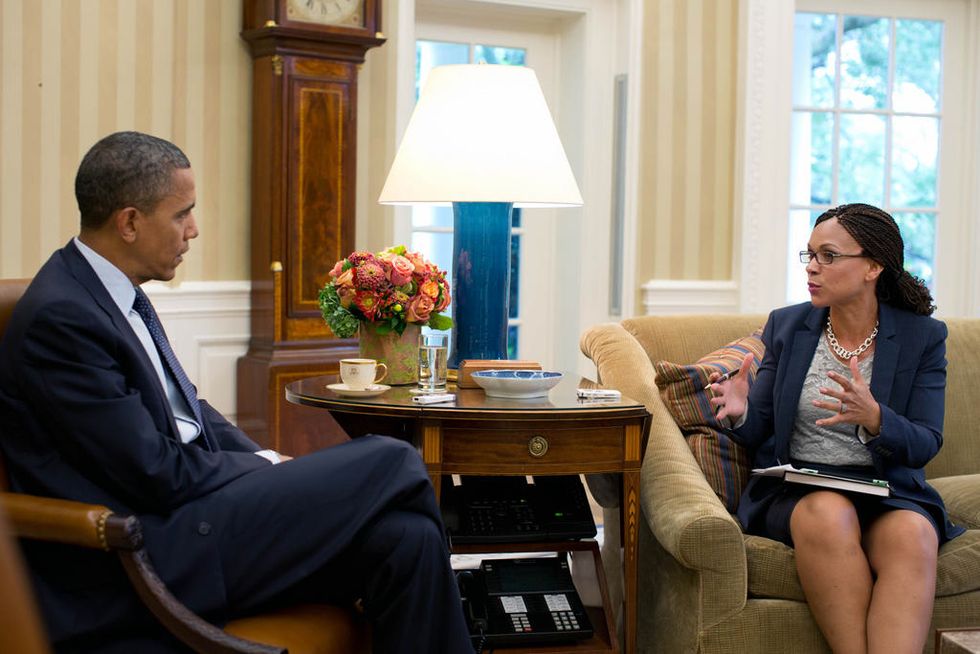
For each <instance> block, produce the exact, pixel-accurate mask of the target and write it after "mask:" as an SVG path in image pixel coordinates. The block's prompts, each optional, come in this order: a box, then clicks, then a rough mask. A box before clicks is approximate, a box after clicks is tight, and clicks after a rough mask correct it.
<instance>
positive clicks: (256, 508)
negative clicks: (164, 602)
mask: <svg viewBox="0 0 980 654" xmlns="http://www.w3.org/2000/svg"><path fill="white" fill-rule="evenodd" d="M75 193H76V197H77V199H78V204H79V210H80V213H81V230H80V233H79V235H78V237H77V238H75V239H72V241H71V242H69V243H68V244H67V245H66V246H65V247H64V248H62V249H60V250H58V251H57V252H55V253H54V255H52V257H51V258H50V259H49V260H48V262H47V263H46V264H45V265H44V266H43V267H42V268H41V269H40V271H39V272H38V273H37V276H36V277H35V278H34V280H33V283H32V284H31V286H30V288H29V289H28V290H27V292H26V294H25V295H24V298H23V299H22V300H21V301H20V303H19V304H18V306H17V308H16V310H15V311H14V314H13V316H12V318H11V321H10V325H9V327H8V328H7V331H6V334H5V336H4V339H3V341H2V342H0V448H2V450H3V454H4V456H5V458H6V461H7V466H8V472H9V475H10V481H11V485H12V487H13V489H14V490H15V491H20V492H25V493H33V494H38V495H46V496H52V497H61V498H67V499H72V500H78V501H82V502H91V503H95V504H104V505H107V506H108V507H110V508H111V509H113V510H115V511H117V512H120V513H127V514H128V513H132V514H136V515H138V516H139V518H140V520H141V521H142V524H143V528H144V533H145V540H146V547H147V549H148V551H149V554H150V557H151V559H152V561H153V563H154V565H155V567H156V569H157V571H158V572H159V574H160V576H161V577H162V579H163V580H164V582H165V583H166V584H167V586H168V587H169V588H170V589H171V590H172V591H173V592H174V594H175V595H176V596H177V597H178V598H179V599H181V600H182V601H183V602H184V603H185V604H187V605H188V606H189V607H190V608H191V609H192V610H194V611H195V612H198V613H200V614H202V615H205V616H207V617H209V618H211V619H212V620H215V621H217V622H221V621H222V620H224V619H226V618H228V617H230V616H234V615H240V614H245V613H248V612H250V611H254V610H257V609H259V608H262V607H266V606H269V605H274V604H275V603H277V602H282V601H296V600H297V599H299V598H310V599H316V600H328V601H339V602H350V601H353V600H355V599H358V598H361V599H363V603H364V607H365V610H366V613H367V616H368V618H369V619H370V620H371V621H372V623H373V625H374V629H373V632H374V646H375V649H376V651H379V652H464V651H472V647H471V646H470V644H469V639H468V636H467V632H466V627H465V625H464V621H463V617H462V612H461V605H460V599H459V595H458V591H457V589H456V586H455V583H454V579H453V574H452V570H451V568H450V566H449V557H448V550H447V548H446V543H445V540H444V537H443V527H442V522H441V519H440V516H439V511H438V507H437V506H436V503H435V498H434V495H433V492H432V487H431V484H430V482H429V478H428V475H427V473H426V470H425V466H424V465H423V464H422V461H421V459H420V457H419V456H418V453H417V452H416V451H415V450H414V448H412V447H411V446H410V445H409V444H407V443H404V442H401V441H397V440H394V439H390V438H387V437H383V436H367V437H364V438H359V439H355V440H352V441H350V442H348V443H345V444H343V445H339V446H337V447H334V448H331V449H329V450H324V451H320V452H316V453H313V454H310V455H307V456H303V457H300V458H297V459H294V460H288V457H284V456H281V455H278V454H277V453H275V452H272V451H260V448H259V447H258V446H257V445H256V444H255V443H254V442H252V441H251V440H250V439H249V438H248V437H247V436H246V435H245V434H244V433H242V432H241V431H240V430H238V429H237V428H236V427H235V426H234V425H232V424H230V423H229V422H227V421H226V420H225V419H224V418H223V417H222V416H221V415H220V414H219V413H218V412H217V411H216V410H214V409H213V408H212V407H211V406H210V405H208V404H207V402H205V401H203V400H198V398H197V397H196V391H195V389H194V388H193V386H192V385H191V384H190V382H189V381H188V380H187V377H186V374H185V373H184V371H183V370H182V369H181V367H180V364H179V362H177V360H176V357H175V356H174V355H173V351H172V350H171V349H170V346H169V344H168V343H167V342H166V338H165V335H164V334H163V330H162V327H161V326H160V324H159V322H158V320H157V317H156V314H155V312H154V311H153V309H152V306H150V304H149V301H148V299H147V298H146V296H145V294H143V292H142V291H141V290H140V288H139V286H140V285H141V284H142V283H144V282H146V281H149V280H152V279H156V280H163V281H167V280H170V279H172V278H173V277H174V274H175V271H176V269H177V266H179V265H180V263H181V261H182V258H183V256H184V255H185V254H186V253H187V251H188V247H189V243H190V241H191V239H193V238H195V237H196V236H197V234H198V229H197V224H196V222H195V219H194V213H193V208H194V203H195V191H194V178H193V174H192V172H191V169H190V163H189V162H188V161H187V158H186V157H185V156H184V154H183V153H182V152H181V151H180V150H179V149H178V148H177V147H176V146H174V145H173V144H171V143H168V142H166V141H163V140H161V139H157V138H155V137H152V136H148V135H145V134H139V133H136V132H121V133H117V134H112V135H110V136H107V137H106V138H104V139H102V140H101V141H99V142H98V143H97V144H96V145H95V146H93V148H92V149H91V150H90V151H89V152H88V153H87V154H86V155H85V157H84V159H83V161H82V163H81V165H80V167H79V170H78V175H77V177H76V180H75ZM25 554H26V557H27V560H28V562H29V565H30V568H31V572H32V575H33V581H34V584H35V588H36V591H37V594H38V596H39V601H40V603H41V606H42V610H43V613H44V617H45V619H46V623H47V628H48V631H49V636H50V637H51V639H52V640H53V641H54V642H55V643H56V644H58V645H59V648H60V649H64V650H66V651H68V650H82V651H93V650H99V649H112V648H115V649H117V650H118V649H120V645H121V644H122V643H124V642H125V641H126V639H127V638H130V637H133V636H137V635H140V634H144V635H145V633H146V630H148V629H152V627H151V626H150V625H151V622H152V621H151V619H150V618H149V616H148V613H147V612H146V611H145V610H143V609H142V607H141V605H140V602H139V600H138V599H137V597H136V596H135V594H134V593H133V591H132V590H131V589H130V587H129V585H128V583H127V582H126V580H125V577H124V575H123V573H122V570H121V568H120V566H119V565H118V563H117V562H116V560H115V559H114V558H113V557H111V556H110V555H108V554H102V553H95V552H82V551H78V550H76V549H70V548H67V547H62V546H59V545H41V544H38V543H27V544H26V545H25ZM161 638H162V636H161ZM161 642H162V641H157V642H156V643H155V644H156V645H160V643H161Z"/></svg>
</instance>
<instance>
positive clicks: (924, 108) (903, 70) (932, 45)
mask: <svg viewBox="0 0 980 654" xmlns="http://www.w3.org/2000/svg"><path fill="white" fill-rule="evenodd" d="M942 41H943V24H942V23H940V22H938V21H933V20H899V21H896V23H895V82H894V85H895V86H894V89H893V90H892V105H893V107H894V109H895V111H910V112H914V113H935V112H937V111H939V85H940V83H941V80H942V77H941V74H940V73H941V69H942V47H943V43H942Z"/></svg>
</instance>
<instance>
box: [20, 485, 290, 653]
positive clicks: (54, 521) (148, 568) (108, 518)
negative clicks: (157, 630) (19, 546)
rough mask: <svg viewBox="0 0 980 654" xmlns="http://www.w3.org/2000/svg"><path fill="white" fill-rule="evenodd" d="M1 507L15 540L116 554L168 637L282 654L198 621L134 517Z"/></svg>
mask: <svg viewBox="0 0 980 654" xmlns="http://www.w3.org/2000/svg"><path fill="white" fill-rule="evenodd" d="M0 506H2V507H3V510H4V511H5V512H6V514H7V518H8V521H9V522H10V527H11V531H12V532H13V533H14V535H16V536H17V537H19V538H28V539H34V540H43V541H49V542H57V543H65V544H68V545H75V546H78V547H88V548H91V549H102V550H106V551H115V552H116V553H117V554H118V555H119V560H120V562H121V563H122V566H123V569H124V570H125V571H126V576H128V577H129V580H130V583H132V585H133V588H134V590H135V591H136V593H137V594H138V595H139V597H140V599H141V600H143V603H144V604H145V605H146V607H147V608H148V609H149V610H150V611H151V612H152V613H153V615H155V616H156V618H157V619H158V620H159V621H160V623H161V624H163V625H164V626H165V627H166V628H167V629H168V630H169V631H170V632H171V633H172V634H174V635H175V636H177V638H179V639H180V640H181V641H183V642H184V643H185V644H187V645H189V646H190V647H191V648H192V649H194V650H195V651H197V652H206V653H208V654H231V653H238V654H283V652H285V650H284V649H282V648H280V647H274V646H270V645H264V644H261V643H256V642H253V641H248V640H244V639H242V638H238V637H236V636H232V635H231V634H228V633H226V632H225V631H223V630H221V629H219V628H218V627H216V626H214V625H213V624H211V623H210V622H207V621H206V620H203V619H201V618H200V617H199V616H197V615H196V614H195V613H193V612H192V611H191V610H190V609H188V608H187V607H186V606H184V605H183V604H182V603H181V602H180V600H178V599H177V598H176V597H174V596H173V594H171V592H170V591H169V590H168V589H167V587H166V586H165V585H164V583H163V581H162V580H161V579H160V577H159V576H158V575H157V573H156V570H154V568H153V564H152V563H151V562H150V559H149V557H148V556H147V554H146V550H145V549H143V530H142V527H141V525H140V522H139V519H138V518H137V517H136V516H120V515H116V514H114V513H113V512H112V511H111V510H110V509H109V508H108V507H105V506H101V505H98V504H84V503H82V502H74V501H71V500H61V499H55V498H50V497H39V496H36V495H26V494H23V493H9V492H0Z"/></svg>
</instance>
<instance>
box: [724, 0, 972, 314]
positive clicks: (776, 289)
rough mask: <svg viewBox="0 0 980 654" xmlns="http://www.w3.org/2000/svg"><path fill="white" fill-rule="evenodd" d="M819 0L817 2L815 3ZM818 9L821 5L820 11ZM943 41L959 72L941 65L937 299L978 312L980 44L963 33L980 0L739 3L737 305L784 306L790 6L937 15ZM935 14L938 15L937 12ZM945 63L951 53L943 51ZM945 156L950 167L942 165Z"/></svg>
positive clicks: (943, 308)
mask: <svg viewBox="0 0 980 654" xmlns="http://www.w3.org/2000/svg"><path fill="white" fill-rule="evenodd" d="M818 2H819V5H818V4H816V3H818ZM818 7H819V8H818ZM957 10H958V11H962V15H963V16H964V18H963V20H962V21H959V22H954V23H953V24H949V23H947V29H946V33H945V34H946V39H947V41H946V43H947V47H948V48H950V49H953V50H956V53H955V54H957V55H958V56H959V58H960V60H961V61H962V63H961V64H959V68H960V69H959V71H957V70H956V69H952V68H950V67H949V66H947V65H946V63H945V62H944V72H945V74H946V77H947V79H953V78H954V77H953V76H956V77H957V78H959V79H960V80H962V81H961V82H960V83H957V84H950V83H947V82H946V81H945V80H944V84H943V107H944V108H948V109H949V113H946V114H945V116H944V124H943V126H942V129H943V131H944V136H954V137H955V138H951V139H950V138H943V142H942V144H941V146H940V147H941V148H942V149H941V154H940V161H941V162H943V163H941V164H940V165H941V170H940V188H939V193H940V207H941V212H942V213H941V219H940V224H938V225H937V230H936V267H935V282H936V283H935V288H936V293H935V296H936V301H937V305H938V306H939V311H938V313H939V314H940V315H946V316H954V315H980V280H978V275H980V264H978V263H977V261H976V259H977V256H976V254H975V253H977V252H978V251H980V250H978V247H980V229H978V225H977V223H978V213H980V190H978V189H980V167H978V155H977V151H978V148H980V83H978V77H980V46H978V44H977V43H976V42H975V39H974V40H972V41H971V40H970V39H967V38H966V35H967V34H976V33H980V0H927V1H926V0H924V1H920V0H887V1H885V0H863V1H862V2H860V3H856V2H854V1H853V0H851V1H849V2H845V1H844V0H797V2H795V3H791V2H785V0H743V2H742V3H741V6H740V38H739V42H740V49H739V60H740V66H739V71H740V80H739V81H740V84H739V89H740V96H739V112H740V115H739V127H740V129H739V140H738V144H737V153H738V154H737V170H736V174H737V177H738V198H737V205H736V211H737V212H738V215H737V216H736V231H737V236H738V241H737V242H738V243H740V245H739V247H738V249H737V251H736V257H735V276H736V279H737V281H738V283H739V287H740V288H739V290H740V293H739V299H740V302H739V308H740V310H741V311H746V312H764V311H768V310H771V309H772V308H775V307H778V306H782V305H784V304H785V303H786V301H785V297H786V278H787V276H788V275H787V273H788V271H787V269H786V266H787V265H788V257H786V256H773V255H772V253H774V252H775V253H784V252H786V251H787V247H788V243H787V237H788V216H789V166H788V163H789V157H790V131H791V129H790V119H791V115H792V104H791V90H792V46H793V43H792V38H793V20H794V15H795V13H796V11H838V12H842V13H861V14H867V15H891V14H894V13H897V14H900V15H905V16H915V17H921V18H930V19H936V18H940V19H941V18H943V15H942V14H944V13H946V12H950V11H957ZM937 12H940V13H937ZM944 57H945V58H946V59H947V60H948V59H949V57H950V50H948V49H944ZM950 160H952V162H953V163H952V164H950V163H948V162H949V161H950Z"/></svg>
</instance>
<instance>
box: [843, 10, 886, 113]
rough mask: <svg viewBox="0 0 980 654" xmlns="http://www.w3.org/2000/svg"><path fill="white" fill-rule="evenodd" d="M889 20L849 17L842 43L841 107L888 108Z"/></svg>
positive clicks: (845, 22)
mask: <svg viewBox="0 0 980 654" xmlns="http://www.w3.org/2000/svg"><path fill="white" fill-rule="evenodd" d="M888 23H889V20H888V19H887V18H870V17H868V16H846V17H845V18H844V35H843V37H842V42H841V49H840V50H841V52H840V61H841V72H840V77H841V80H840V82H841V89H840V106H841V107H844V108H845V109H884V108H885V107H887V106H888V103H887V97H888V92H887V89H888Z"/></svg>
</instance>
